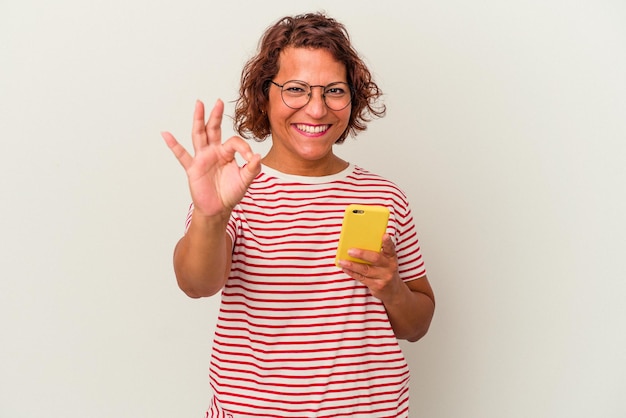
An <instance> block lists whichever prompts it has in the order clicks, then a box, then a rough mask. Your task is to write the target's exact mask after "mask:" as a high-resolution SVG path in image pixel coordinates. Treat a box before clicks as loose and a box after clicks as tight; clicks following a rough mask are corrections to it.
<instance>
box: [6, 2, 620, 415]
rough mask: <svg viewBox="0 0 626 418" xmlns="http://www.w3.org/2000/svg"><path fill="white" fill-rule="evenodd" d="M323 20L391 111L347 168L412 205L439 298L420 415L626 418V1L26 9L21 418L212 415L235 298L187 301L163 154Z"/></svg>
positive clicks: (19, 116)
mask: <svg viewBox="0 0 626 418" xmlns="http://www.w3.org/2000/svg"><path fill="white" fill-rule="evenodd" d="M296 3H297V4H296ZM317 10H326V11H327V12H328V13H330V14H331V15H332V16H334V17H336V18H337V19H339V20H340V21H342V22H344V23H345V24H346V25H347V27H348V29H349V30H350V33H351V35H352V38H353V41H354V44H355V46H356V47H357V49H358V50H359V51H360V52H361V53H362V55H363V57H364V58H365V59H366V62H367V63H368V64H369V66H370V68H371V70H372V71H373V73H374V75H375V77H376V80H377V82H378V83H379V85H380V86H381V87H382V89H383V91H384V92H385V102H386V104H387V106H388V115H387V117H385V118H384V119H381V120H377V121H375V122H373V123H371V124H370V128H369V130H368V131H367V132H366V133H364V134H362V135H360V136H359V137H358V138H357V139H356V140H354V139H349V140H348V141H347V143H346V144H344V145H342V146H341V147H339V148H338V149H337V152H338V153H340V154H341V155H342V156H344V157H345V158H347V159H349V160H350V161H352V162H355V163H357V164H359V165H361V166H363V167H366V168H369V169H371V170H373V171H377V172H379V173H380V174H383V175H385V176H386V177H388V178H390V179H392V180H394V181H396V182H397V183H398V184H399V185H400V186H401V187H402V188H404V190H405V191H406V193H407V194H408V195H409V198H410V199H411V202H412V205H413V208H414V212H415V216H416V218H417V222H418V229H419V231H420V237H421V240H422V247H423V251H424V255H425V257H426V261H427V263H428V264H427V267H428V271H429V276H430V279H431V281H432V284H433V286H434V289H435V291H436V294H437V298H438V308H437V313H436V316H435V319H434V322H433V325H432V328H431V331H430V333H429V334H428V335H427V336H426V337H425V338H424V339H423V340H422V341H420V342H418V343H415V344H403V348H404V349H405V351H406V355H407V357H408V359H409V362H410V365H411V369H412V382H411V385H412V386H411V396H412V402H411V405H412V412H411V417H428V418H451V417H452V418H456V417H470V418H474V417H477V418H503V417H506V418H508V417H513V418H517V417H519V418H528V417H532V418H538V417H546V418H554V417H563V418H572V417H580V418H589V417H594V418H595V417H602V418H604V417H624V416H626V402H625V401H624V391H625V390H626V354H625V353H626V307H625V306H626V303H624V296H625V295H626V284H625V279H626V269H625V267H624V263H625V261H624V260H625V257H624V251H625V250H626V240H625V236H626V221H625V215H624V213H625V212H626V203H625V200H626V199H625V196H624V195H625V193H626V192H625V189H626V181H625V180H626V175H625V170H624V162H625V160H626V158H625V157H626V155H625V154H626V144H625V143H626V99H625V97H626V3H624V2H623V1H622V0H613V1H611V0H578V1H574V2H572V1H565V0H552V1H550V0H548V1H539V0H505V1H503V0H484V1H480V2H468V1H462V0H442V1H436V2H435V1H427V0H415V1H391V0H388V1H383V2H381V1H363V0H360V1H342V2H340V1H321V0H320V1H299V2H293V1H287V0H273V1H271V0H270V1H264V2H259V1H241V0H240V1H222V2H215V1H210V0H202V1H201V0H192V1H185V0H182V1H181V0H176V1H174V0H156V1H155V0H151V1H148V0H123V1H122V0H107V1H104V0H102V1H97V0H93V1H84V0H59V1H54V2H51V1H43V0H20V1H17V0H1V1H0V60H1V61H0V134H1V135H2V145H1V148H0V151H1V152H0V195H1V196H2V203H1V206H0V210H1V214H0V234H1V235H0V236H1V240H0V245H1V247H0V254H1V257H2V258H1V263H0V277H1V280H0V417H2V418H21V417H29V418H30V417H39V416H47V417H59V418H74V417H76V418H78V417H92V418H100V417H107V418H110V417H116V418H118V417H131V418H135V417H137V418H141V417H162V418H166V417H167V418H170V417H200V416H203V411H204V410H205V408H206V407H207V406H208V400H209V386H208V379H207V369H208V361H209V351H210V344H211V334H212V330H213V327H214V323H215V315H216V310H217V305H218V300H217V298H213V299H202V300H192V299H189V298H187V297H186V296H184V295H183V293H182V292H180V291H179V290H178V288H177V287H176V284H175V280H174V276H173V271H172V266H171V254H172V249H173V246H174V244H175V242H176V241H177V240H178V238H179V237H180V235H181V233H182V232H183V224H184V219H185V215H186V211H187V206H188V204H189V195H188V190H187V185H186V179H185V176H184V172H183V170H182V168H181V167H180V166H179V165H178V163H177V162H176V160H175V159H174V157H173V156H172V155H171V154H170V152H169V150H168V149H167V148H166V146H165V144H164V143H163V141H162V139H161V137H160V135H159V133H160V131H162V130H169V131H171V132H173V133H174V134H175V135H177V136H178V137H179V139H181V141H182V142H183V143H185V144H186V145H190V136H189V132H190V126H191V115H192V111H193V105H194V101H195V100H196V99H202V100H204V101H206V102H207V105H212V104H213V102H214V101H215V100H216V99H217V98H218V97H220V98H222V99H224V100H225V101H226V102H227V109H226V112H227V113H228V114H232V110H233V105H232V102H231V101H232V100H233V99H235V97H236V92H237V87H238V81H239V75H240V71H241V67H242V65H243V63H244V62H245V61H246V60H247V59H248V58H249V57H250V56H251V55H252V54H253V53H254V51H255V49H256V46H257V41H258V39H259V36H260V35H261V33H262V31H263V30H264V29H265V28H266V27H267V26H268V25H270V24H271V23H273V22H274V21H275V20H276V19H277V18H279V17H281V16H283V15H286V14H293V13H300V12H305V11H317ZM224 131H225V133H226V134H228V135H232V128H231V124H230V121H227V122H226V123H225V126H224ZM255 148H256V149H258V150H259V151H260V152H262V151H263V149H265V148H264V147H263V146H257V145H255Z"/></svg>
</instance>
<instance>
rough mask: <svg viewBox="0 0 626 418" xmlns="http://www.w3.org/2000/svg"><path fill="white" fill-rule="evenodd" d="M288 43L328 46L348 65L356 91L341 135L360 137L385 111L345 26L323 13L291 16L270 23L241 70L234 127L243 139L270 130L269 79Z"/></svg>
mask: <svg viewBox="0 0 626 418" xmlns="http://www.w3.org/2000/svg"><path fill="white" fill-rule="evenodd" d="M287 47H295V48H313V49H325V50H327V51H329V52H330V53H331V54H332V55H333V56H334V58H335V59H336V60H337V61H339V62H342V63H344V64H345V66H346V70H347V75H348V80H347V81H348V84H349V85H350V88H351V89H352V102H351V113H350V120H349V122H348V127H347V128H346V130H345V131H344V132H343V133H342V134H341V136H340V137H339V138H338V139H337V141H336V143H342V142H343V141H344V140H345V138H346V137H347V136H348V134H352V136H356V134H357V133H358V132H359V131H364V130H365V129H367V126H366V125H367V122H369V121H371V120H372V119H373V118H374V117H382V116H384V115H385V111H386V108H385V105H384V104H378V103H376V102H377V100H378V98H379V97H380V96H381V95H382V91H381V90H380V88H379V87H378V86H377V85H376V83H374V81H373V80H372V74H371V73H370V71H369V70H368V68H367V66H366V65H365V63H364V62H363V60H362V59H361V58H360V57H359V54H358V53H357V52H356V51H355V49H354V48H353V47H352V44H351V42H350V36H349V35H348V31H347V30H346V28H345V26H344V25H343V24H341V23H339V22H337V21H336V20H334V19H332V18H330V17H328V16H326V15H324V14H323V13H307V14H302V15H297V16H287V17H283V18H281V19H279V20H278V21H277V22H276V23H275V24H274V25H272V26H270V27H269V28H268V29H267V30H266V31H265V33H264V34H263V37H262V38H261V40H260V41H259V47H258V51H257V54H256V55H255V56H254V57H252V58H251V59H250V60H249V61H248V62H247V63H246V65H245V66H244V68H243V70H242V73H241V86H240V88H239V98H238V99H237V101H236V105H235V117H234V127H235V130H236V131H237V132H238V133H239V135H241V136H243V137H244V138H254V139H255V140H256V141H263V140H265V139H266V138H267V137H268V136H269V135H270V134H271V129H270V128H271V127H270V122H269V118H268V116H267V112H266V109H267V104H268V100H269V95H268V89H269V83H270V80H272V79H273V78H274V76H276V74H277V73H278V70H279V58H280V54H281V52H282V51H283V50H284V49H285V48H287Z"/></svg>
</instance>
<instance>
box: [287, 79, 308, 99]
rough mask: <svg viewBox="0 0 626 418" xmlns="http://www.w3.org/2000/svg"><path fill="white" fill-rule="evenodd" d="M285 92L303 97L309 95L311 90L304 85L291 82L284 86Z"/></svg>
mask: <svg viewBox="0 0 626 418" xmlns="http://www.w3.org/2000/svg"><path fill="white" fill-rule="evenodd" d="M283 92H285V93H287V94H289V95H292V96H301V95H305V94H308V92H309V89H308V87H307V86H306V85H304V84H302V83H294V82H289V83H286V84H285V85H284V86H283Z"/></svg>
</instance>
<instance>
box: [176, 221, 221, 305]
mask: <svg viewBox="0 0 626 418" xmlns="http://www.w3.org/2000/svg"><path fill="white" fill-rule="evenodd" d="M227 222H228V217H226V216H224V217H210V218H203V217H201V216H193V217H192V220H191V224H190V225H189V229H188V230H187V233H186V234H185V236H183V237H182V238H181V239H180V241H179V242H178V244H177V245H176V249H175V250H174V271H175V273H176V280H177V281H178V286H179V287H180V289H181V290H182V291H183V292H185V293H186V294H187V295H188V296H190V297H192V298H199V297H204V296H212V295H214V294H216V293H217V292H219V291H220V290H221V289H222V288H223V287H224V284H225V283H226V279H227V277H228V273H229V271H230V262H231V256H230V251H231V249H230V246H229V245H228V240H227V238H226V237H227V235H226V224H227Z"/></svg>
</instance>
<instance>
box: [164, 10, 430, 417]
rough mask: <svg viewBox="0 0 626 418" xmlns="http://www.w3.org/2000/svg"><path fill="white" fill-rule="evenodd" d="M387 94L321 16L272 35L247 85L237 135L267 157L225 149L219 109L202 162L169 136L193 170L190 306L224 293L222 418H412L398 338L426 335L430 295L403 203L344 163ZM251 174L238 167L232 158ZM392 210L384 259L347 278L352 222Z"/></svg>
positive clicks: (217, 341) (216, 406) (201, 126)
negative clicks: (355, 207) (350, 141)
mask: <svg viewBox="0 0 626 418" xmlns="http://www.w3.org/2000/svg"><path fill="white" fill-rule="evenodd" d="M380 94H381V92H380V90H379V89H378V86H377V85H376V84H375V83H374V82H373V81H372V80H371V74H370V72H369V70H368V69H367V67H366V66H365V64H364V63H363V61H362V60H361V59H360V58H359V56H358V54H357V53H356V52H355V51H354V49H353V48H352V46H351V44H350V40H349V37H348V34H347V32H346V30H345V28H344V26H343V25H342V24H340V23H338V22H337V21H335V20H334V19H331V18H329V17H326V16H324V15H322V14H306V15H300V16H295V17H285V18H283V19H280V20H279V21H278V22H277V23H276V24H274V25H273V26H271V27H270V28H268V30H267V31H266V32H265V34H264V36H263V38H262V39H261V42H260V45H259V51H258V53H257V55H256V56H255V57H254V58H252V59H251V60H250V61H249V62H248V64H247V65H246V66H245V68H244V70H243V73H242V84H241V89H240V97H239V100H238V101H237V106H236V114H235V126H236V128H237V130H238V132H239V134H240V135H241V136H243V137H247V138H255V139H257V140H263V139H265V138H267V137H268V136H271V138H272V139H271V140H272V146H271V149H270V150H269V151H268V153H267V155H265V156H264V157H263V158H261V157H260V156H259V155H257V154H254V153H253V152H252V150H251V148H250V146H249V145H248V144H247V143H246V142H245V141H244V140H243V139H242V138H241V137H232V138H230V139H228V140H226V141H224V142H222V138H221V129H220V126H221V123H222V114H223V103H222V102H221V101H217V103H216V104H215V106H214V107H213V110H212V111H211V114H210V116H209V118H208V122H207V123H206V124H205V117H204V106H203V104H202V103H201V102H198V103H196V107H195V112H194V124H193V132H192V139H193V146H194V151H195V152H194V155H193V156H192V155H190V154H189V153H188V152H187V151H186V150H185V149H184V148H183V147H182V146H181V145H180V144H179V143H178V142H177V141H176V139H175V138H174V137H173V136H172V135H171V134H169V133H164V134H163V137H164V139H165V141H166V143H167V145H168V146H169V147H170V149H171V150H172V152H173V153H174V154H175V156H176V157H177V158H178V160H179V162H180V163H181V165H182V166H183V167H184V168H185V170H186V172H187V176H188V180H189V187H190V191H191V196H192V200H193V204H192V207H191V210H190V213H189V216H188V218H187V229H186V233H185V235H184V236H183V237H182V238H181V239H180V241H179V242H178V244H177V246H176V249H175V251H174V268H175V273H176V277H177V280H178V284H179V286H180V288H181V289H182V290H183V291H184V292H185V293H186V294H187V295H189V296H190V297H194V298H197V297H205V296H212V295H214V294H216V293H218V292H221V298H222V300H221V307H220V314H219V317H218V321H217V327H216V332H215V338H214V343H213V350H212V358H211V365H210V382H211V386H212V389H213V399H212V402H211V406H210V408H209V411H208V412H207V416H210V417H213V416H215V417H217V416H219V417H222V416H232V417H249V416H255V417H274V418H275V417H283V416H284V417H324V416H325V417H406V416H408V394H409V390H408V379H409V370H408V366H407V364H406V361H405V358H404V356H403V354H402V351H401V350H400V348H399V345H398V339H406V340H409V341H417V340H418V339H420V338H421V337H422V336H423V335H425V333H426V332H427V330H428V327H429V325H430V321H431V319H432V315H433V312H434V295H433V291H432V289H431V287H430V285H429V282H428V279H427V277H426V271H425V268H424V263H423V261H422V257H421V253H420V247H419V242H418V239H417V237H416V233H415V225H414V222H413V218H412V215H411V210H410V208H409V205H408V202H407V199H406V196H405V195H404V193H403V192H402V191H401V190H400V189H399V188H398V187H397V186H396V185H395V184H394V183H392V182H390V181H388V180H385V179H383V178H382V177H380V176H377V175H375V174H373V173H370V172H368V171H366V170H364V169H362V168H360V167H358V166H355V165H353V164H350V163H348V162H347V161H344V160H342V159H341V158H339V157H338V156H336V155H335V154H334V152H333V147H334V146H335V144H339V143H341V142H343V140H344V139H345V138H346V136H347V135H348V134H356V133H358V132H359V131H362V130H364V129H365V128H366V122H367V121H368V120H369V118H371V117H375V116H382V115H383V114H384V112H385V109H384V106H381V107H376V100H377V99H378V97H379V96H380ZM237 153H238V154H240V155H241V156H242V157H243V158H244V159H245V161H246V164H244V166H243V167H240V166H239V165H238V164H237V162H236V161H235V154H237ZM351 203H360V204H376V205H383V206H386V207H388V208H389V211H390V218H389V224H388V226H387V233H386V234H385V235H384V236H383V244H382V248H381V250H380V251H378V252H377V251H366V250H362V249H352V250H351V252H350V255H351V256H352V257H355V258H358V259H361V260H364V261H366V262H368V263H369V264H368V263H358V262H353V261H348V260H341V261H340V268H337V266H336V265H335V262H334V261H335V260H334V257H335V252H336V249H337V240H338V237H339V232H340V229H341V223H342V217H343V212H344V209H345V207H346V206H347V205H348V204H351Z"/></svg>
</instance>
